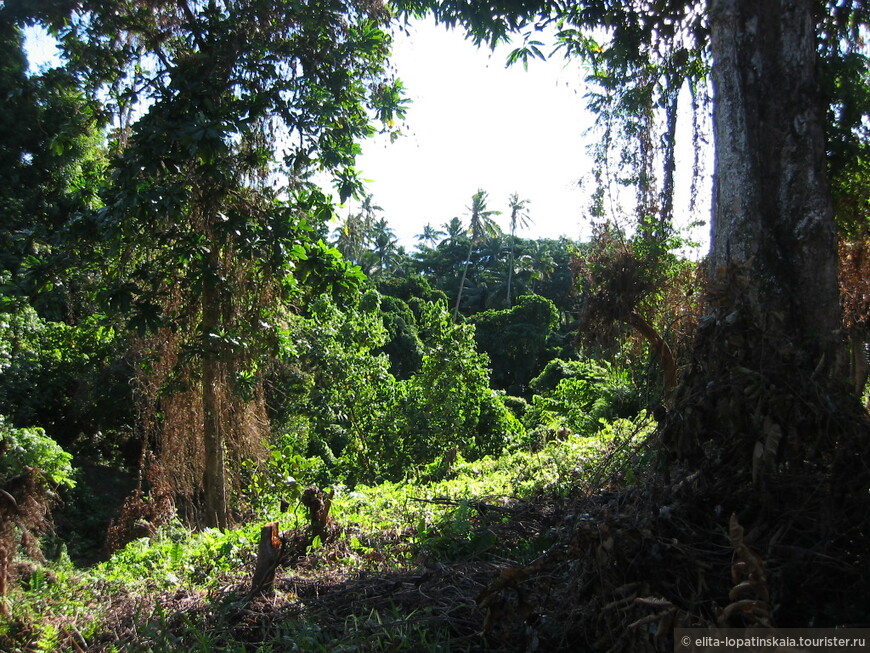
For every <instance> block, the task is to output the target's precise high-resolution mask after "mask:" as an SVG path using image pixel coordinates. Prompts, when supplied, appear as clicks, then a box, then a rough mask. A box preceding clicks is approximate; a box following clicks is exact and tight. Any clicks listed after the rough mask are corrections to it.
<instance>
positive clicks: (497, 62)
mask: <svg viewBox="0 0 870 653" xmlns="http://www.w3.org/2000/svg"><path fill="white" fill-rule="evenodd" d="M29 34H30V38H28V42H27V47H28V55H29V57H30V64H31V68H33V69H36V68H38V67H39V66H40V65H43V64H45V63H49V62H52V59H53V58H56V56H57V55H56V49H55V47H54V44H53V42H52V41H51V39H48V38H46V37H44V36H42V37H41V38H40V37H39V36H34V35H35V34H36V32H35V31H29ZM542 40H544V41H546V39H542ZM512 49H513V47H512V46H500V47H499V48H497V49H496V51H495V52H491V51H490V50H489V49H488V48H481V49H478V48H476V47H474V45H472V44H471V42H470V41H467V40H465V38H464V33H463V32H462V31H461V30H453V31H450V30H447V29H446V28H444V27H441V26H438V25H436V24H435V23H434V21H416V22H414V23H413V24H412V25H411V26H410V27H409V28H408V29H407V33H406V32H405V31H404V30H398V31H397V33H396V36H395V42H394V52H393V58H392V60H393V63H394V65H395V69H396V74H397V76H398V77H399V78H400V79H401V80H402V81H403V83H404V85H405V88H406V92H407V95H408V97H409V98H410V99H411V100H412V104H411V105H410V107H409V109H408V113H407V117H406V121H405V125H404V129H403V131H404V132H405V135H404V136H403V137H401V138H400V139H399V140H397V141H396V142H394V143H390V142H389V139H388V138H386V137H378V138H375V139H371V140H369V141H368V142H366V143H364V144H363V156H362V157H360V159H359V160H358V162H357V167H358V168H359V169H360V170H361V172H362V176H363V177H364V178H365V179H367V180H369V183H368V187H369V191H370V192H371V193H372V194H373V196H374V202H375V204H376V205H378V206H381V207H382V208H383V213H382V214H381V215H382V216H383V217H385V218H386V219H387V220H388V222H389V223H390V226H391V227H392V228H393V230H394V231H395V233H396V236H397V237H398V238H399V242H400V243H401V244H403V245H405V247H406V248H407V249H408V251H411V250H413V249H414V247H415V246H416V245H417V243H418V241H417V239H416V238H415V236H416V235H417V234H419V233H421V232H422V231H423V227H424V225H426V224H427V223H431V224H432V225H433V226H434V227H436V228H437V227H440V226H441V225H442V224H444V223H446V222H448V221H449V220H450V219H451V218H453V217H458V218H460V219H462V220H463V221H465V220H466V219H467V214H468V211H467V209H466V207H467V206H469V205H470V203H471V196H472V195H473V194H474V193H475V192H476V191H477V190H478V189H483V190H485V191H487V193H488V198H489V203H488V206H489V208H490V209H494V210H500V211H502V212H503V214H502V215H501V216H497V218H496V220H497V221H498V222H499V224H500V225H501V226H502V228H503V229H504V230H505V231H507V230H508V217H509V209H508V197H509V195H510V194H511V193H518V194H519V196H520V198H521V199H527V200H529V201H530V203H529V205H528V211H529V215H530V217H531V219H532V221H533V224H532V225H531V227H529V228H528V229H525V230H521V231H518V235H520V236H523V237H527V238H558V237H559V236H562V235H564V236H568V237H570V238H573V239H584V238H586V237H588V236H589V222H588V220H586V219H585V218H584V216H585V215H586V214H587V208H588V205H589V196H588V192H587V191H586V190H584V189H582V188H581V187H580V186H579V183H580V182H581V181H583V180H586V181H587V183H586V186H587V187H589V186H591V184H590V183H588V181H589V173H590V166H591V159H590V157H589V155H588V144H589V143H590V142H591V140H592V139H593V138H594V136H593V135H590V134H589V133H587V130H588V129H589V128H590V126H591V125H592V117H591V116H590V114H589V113H588V111H587V110H586V108H585V100H584V98H583V94H584V89H583V84H582V78H583V70H582V69H581V67H580V65H579V64H578V63H577V62H576V61H574V62H572V63H570V64H566V63H565V60H564V59H563V58H562V57H561V55H558V54H557V55H555V56H554V57H553V58H552V59H550V60H548V61H540V60H530V62H529V68H528V71H526V70H525V69H524V68H523V66H522V65H521V64H515V65H513V66H511V67H509V68H506V67H505V62H506V60H507V56H508V54H509V52H510V51H511V50H512ZM544 51H545V52H546V51H547V48H544ZM55 60H56V59H55ZM682 120H685V118H682ZM687 131H689V130H688V125H681V127H680V129H679V130H678V133H687ZM680 145H681V143H680V139H679V136H678V146H677V150H678V159H679V158H681V157H680V154H681V151H682V154H683V157H688V156H690V155H689V153H688V152H687V151H686V148H685V147H682V148H681V147H680ZM687 168H688V166H683V167H682V168H681V167H679V163H678V170H680V169H684V170H685V169H687ZM688 177H689V175H688V174H683V175H681V176H678V179H677V188H676V197H675V220H676V222H677V224H681V223H682V224H686V223H687V222H688V221H689V216H688V215H687V209H686V207H687V204H688V183H687V179H688ZM703 192H704V196H703V197H702V199H701V200H699V202H698V206H699V213H700V214H701V215H702V216H703V215H704V213H705V208H706V207H707V206H709V182H708V183H707V184H706V186H705V188H704V189H703ZM357 208H358V207H357V206H356V205H354V204H353V203H350V204H349V206H347V207H345V208H344V209H342V211H341V215H346V213H347V212H348V211H354V210H356V209H357ZM692 236H693V238H694V239H695V240H699V241H701V242H702V243H705V242H706V241H707V228H706V227H701V228H698V229H695V230H694V231H693V233H692ZM686 254H688V255H692V256H697V255H698V254H699V252H698V251H695V252H686Z"/></svg>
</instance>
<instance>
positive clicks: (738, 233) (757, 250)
mask: <svg viewBox="0 0 870 653" xmlns="http://www.w3.org/2000/svg"><path fill="white" fill-rule="evenodd" d="M709 6H710V27H711V47H712V54H713V84H714V109H713V124H714V138H715V144H716V162H715V186H714V207H713V220H712V241H711V251H710V264H711V274H712V276H713V277H714V278H716V277H717V276H721V275H722V273H723V271H724V269H725V268H726V267H728V266H731V265H736V266H738V267H740V268H742V269H743V270H744V271H745V272H746V273H748V274H749V276H750V277H751V278H752V279H753V282H754V283H753V285H752V287H751V288H749V289H748V292H750V293H751V295H752V296H751V297H750V298H749V299H750V300H751V302H752V303H753V304H756V303H757V304H761V305H762V306H764V308H765V311H766V312H769V313H779V314H781V315H782V316H783V318H784V321H785V323H786V324H787V325H788V327H789V328H790V329H791V330H792V335H793V336H794V337H795V338H796V339H798V340H799V341H801V344H802V347H803V348H804V349H806V348H807V347H809V348H810V349H815V350H816V351H815V352H812V353H813V355H818V353H819V352H824V351H829V350H830V349H831V348H832V346H834V344H835V342H836V339H837V335H836V332H837V330H838V329H839V326H840V308H839V298H838V288H837V255H836V232H835V225H834V217H833V216H834V214H833V204H832V200H831V196H830V193H829V189H828V181H827V176H826V165H825V142H824V113H823V107H822V104H821V102H820V99H819V94H818V92H817V80H816V41H815V32H814V26H815V24H814V15H813V8H814V3H813V2H812V0H766V1H765V2H758V1H757V0H710V4H709Z"/></svg>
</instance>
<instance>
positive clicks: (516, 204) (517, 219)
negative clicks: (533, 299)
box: [507, 193, 532, 308]
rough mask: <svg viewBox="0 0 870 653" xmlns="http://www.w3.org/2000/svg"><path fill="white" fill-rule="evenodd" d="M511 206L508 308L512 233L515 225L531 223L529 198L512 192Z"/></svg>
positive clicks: (510, 298)
mask: <svg viewBox="0 0 870 653" xmlns="http://www.w3.org/2000/svg"><path fill="white" fill-rule="evenodd" d="M508 202H509V204H510V208H511V232H510V241H511V250H510V257H509V259H508V281H507V305H508V308H510V307H511V305H512V304H513V297H512V296H511V284H512V282H513V276H514V245H515V244H516V242H515V238H514V234H515V233H516V231H517V227H518V226H519V227H521V228H525V227H528V226H529V225H530V224H532V219H531V217H529V212H528V210H527V209H526V206H527V205H528V204H529V200H521V199H520V196H519V195H518V194H517V193H513V194H512V195H511V196H510V198H509V199H508Z"/></svg>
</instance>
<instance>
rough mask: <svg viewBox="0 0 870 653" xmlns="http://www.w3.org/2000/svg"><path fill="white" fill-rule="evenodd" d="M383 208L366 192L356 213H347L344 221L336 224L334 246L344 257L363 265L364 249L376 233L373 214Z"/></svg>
mask: <svg viewBox="0 0 870 653" xmlns="http://www.w3.org/2000/svg"><path fill="white" fill-rule="evenodd" d="M379 211H383V209H382V208H381V207H380V206H378V205H377V204H375V203H374V197H373V196H372V195H371V194H367V195H366V196H365V197H364V198H363V201H362V203H361V204H360V210H359V211H358V212H357V213H354V214H351V213H348V216H347V219H346V220H345V221H344V223H342V224H340V225H338V227H337V228H336V230H335V235H336V242H335V247H336V249H337V250H338V251H340V252H341V253H342V255H343V256H344V258H346V259H347V260H349V261H351V262H353V263H356V264H357V265H359V266H362V265H363V259H364V258H365V251H366V248H367V247H368V245H369V243H370V242H371V241H372V240H373V239H374V237H375V236H376V235H377V234H376V232H375V215H376V214H377V213H378V212H379Z"/></svg>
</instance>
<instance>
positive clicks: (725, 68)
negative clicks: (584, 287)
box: [399, 0, 870, 643]
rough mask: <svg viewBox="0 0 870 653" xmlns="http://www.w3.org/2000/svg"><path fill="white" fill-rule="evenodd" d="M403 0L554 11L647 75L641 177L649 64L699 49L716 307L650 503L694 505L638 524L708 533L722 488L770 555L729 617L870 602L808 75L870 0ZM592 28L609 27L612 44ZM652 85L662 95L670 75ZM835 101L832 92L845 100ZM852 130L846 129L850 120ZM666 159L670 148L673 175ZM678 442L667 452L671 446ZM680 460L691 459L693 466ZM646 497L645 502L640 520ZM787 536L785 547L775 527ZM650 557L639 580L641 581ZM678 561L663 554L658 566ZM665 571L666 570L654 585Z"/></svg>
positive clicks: (574, 47)
mask: <svg viewBox="0 0 870 653" xmlns="http://www.w3.org/2000/svg"><path fill="white" fill-rule="evenodd" d="M399 5H400V6H401V7H403V8H406V9H410V10H411V11H426V10H428V11H432V12H433V13H434V14H435V16H436V17H437V18H439V19H440V20H443V21H445V22H446V23H448V24H463V25H465V26H466V27H467V29H468V30H469V32H470V34H471V36H472V38H473V39H474V40H476V41H477V42H478V43H480V42H484V41H486V42H488V43H496V42H498V41H500V40H504V39H505V38H506V36H507V34H509V33H510V32H514V31H519V30H528V32H532V31H533V30H537V29H540V28H541V27H542V25H545V24H548V23H549V24H555V25H556V27H557V29H559V30H560V35H561V37H562V39H563V41H562V42H563V43H564V44H565V45H566V46H567V47H569V48H571V54H572V55H579V56H582V57H584V58H586V59H587V61H588V60H592V61H593V62H596V63H600V64H602V65H603V66H604V68H605V69H606V70H609V71H611V72H613V73H616V74H615V75H611V76H609V77H608V78H607V79H606V80H605V81H606V82H607V83H608V84H610V85H611V86H610V87H609V88H611V89H614V88H617V86H616V85H615V84H614V80H617V79H620V78H622V79H626V78H634V79H636V80H638V84H637V85H634V86H632V87H630V89H629V90H630V91H632V92H630V93H625V94H623V95H622V99H624V100H626V102H621V103H620V107H621V110H622V111H624V112H625V118H626V119H627V120H628V124H631V125H633V127H631V129H632V130H634V131H635V132H636V134H637V136H638V139H639V141H638V145H637V148H638V150H637V151H638V152H639V153H640V155H641V158H640V159H639V160H637V161H635V162H634V164H633V165H634V167H635V175H636V178H637V185H638V188H639V189H640V190H641V191H644V189H646V190H647V191H648V190H649V189H651V188H652V187H653V186H652V184H651V183H650V182H649V176H650V173H651V172H652V171H653V170H654V169H655V168H654V167H651V163H650V158H649V157H650V156H651V155H653V154H654V152H651V151H649V149H648V145H649V138H648V137H649V133H650V130H648V129H642V127H643V125H645V124H648V123H646V122H645V120H644V115H649V113H648V112H649V111H650V109H651V108H654V107H655V103H652V104H651V103H650V102H649V98H650V97H656V95H655V94H656V93H659V91H656V90H655V89H656V88H657V85H658V84H659V81H658V80H661V79H665V80H666V81H665V82H664V83H665V87H664V91H667V87H668V85H670V86H671V88H672V87H673V80H678V79H679V78H680V75H681V74H683V73H679V74H676V75H671V72H672V71H671V70H670V69H669V68H668V64H674V65H677V66H679V64H680V62H681V61H683V62H689V61H695V62H697V64H698V65H697V66H692V67H689V68H687V69H685V71H684V73H685V74H686V75H687V77H686V79H690V78H694V79H695V80H700V81H703V80H704V75H705V74H706V70H707V66H706V64H707V62H709V65H710V70H711V74H712V82H713V90H714V96H713V114H712V117H713V131H714V137H715V143H714V144H715V155H716V160H715V164H714V165H715V187H714V199H713V207H712V229H711V231H712V242H711V251H710V257H709V262H708V270H707V272H708V279H707V281H706V284H705V286H706V287H705V290H706V294H707V301H708V306H707V311H706V312H707V314H706V315H705V316H703V317H702V318H701V320H700V327H699V330H698V333H697V335H696V337H695V341H694V347H693V350H692V355H691V358H690V365H689V367H688V369H687V370H686V372H685V373H684V375H683V377H682V379H681V380H680V382H679V385H678V387H677V389H676V391H675V393H674V398H673V403H672V407H671V409H670V410H669V411H667V413H666V414H665V413H664V412H662V413H660V414H659V418H660V424H659V440H658V441H659V442H661V443H662V445H663V446H661V447H660V454H661V458H660V459H661V461H662V465H661V467H660V470H661V474H660V475H659V476H658V478H655V479H654V486H653V487H655V488H657V489H656V492H657V494H656V498H655V499H654V501H655V502H656V503H655V504H654V505H666V504H667V505H677V504H679V505H681V510H683V509H685V507H686V505H687V504H686V503H683V502H688V503H693V504H694V505H695V506H696V507H697V508H698V510H697V511H695V512H693V513H692V514H693V516H692V518H690V519H689V520H686V521H681V526H680V527H679V529H677V528H672V527H671V526H670V525H668V524H665V523H663V521H658V522H647V523H650V524H651V526H652V527H653V528H654V529H656V530H658V531H661V533H662V535H663V536H665V537H667V536H668V535H666V534H669V533H673V534H676V533H679V537H680V539H681V540H683V539H684V538H685V537H689V538H691V537H696V536H697V537H698V538H699V539H704V538H708V537H709V535H708V533H710V532H712V531H713V530H715V529H717V528H721V521H722V519H723V518H720V517H716V516H715V515H710V514H709V513H710V511H709V510H708V509H707V505H709V503H710V502H715V504H716V505H718V506H721V510H722V513H723V515H726V516H727V515H733V516H732V517H731V520H730V533H731V543H732V546H734V547H735V548H739V547H743V550H745V547H746V543H745V541H744V535H745V536H746V541H749V540H751V542H752V546H753V549H754V550H756V551H761V552H762V554H761V555H762V556H767V558H768V559H767V562H769V563H770V565H771V567H775V572H774V573H775V574H776V576H777V579H778V581H777V587H776V597H775V600H772V599H773V597H772V596H770V595H769V594H768V592H767V588H766V586H765V589H764V592H763V594H762V593H755V592H753V593H752V596H751V598H752V599H757V601H754V604H755V605H756V606H757V607H759V608H760V609H759V610H758V611H753V612H752V613H751V614H750V613H748V612H746V611H741V610H740V607H741V606H740V605H739V604H740V603H742V602H740V601H738V602H735V603H733V604H732V605H731V606H728V608H726V609H725V610H724V612H723V613H722V614H719V615H712V614H711V615H709V616H708V619H709V620H710V623H713V622H714V620H716V619H717V617H718V623H719V625H720V626H721V625H724V624H726V623H728V624H733V625H738V621H739V625H742V626H746V625H750V624H752V625H755V624H765V623H767V624H769V623H771V621H775V622H776V623H777V625H780V626H784V625H795V626H797V625H802V624H806V623H807V622H809V621H810V620H811V619H813V618H814V615H815V614H817V610H815V606H818V605H824V606H825V611H826V613H827V614H829V615H831V614H835V615H837V616H833V617H832V619H834V620H836V619H840V618H841V617H842V619H844V620H849V621H855V620H856V619H865V618H866V614H867V613H866V606H865V607H863V608H861V609H857V610H856V609H855V608H854V606H855V605H857V604H858V603H860V602H861V596H862V595H861V592H862V591H863V590H862V589H861V588H863V587H866V584H867V570H866V565H865V564H864V560H863V558H864V555H865V553H866V551H867V550H868V547H870V542H868V536H867V533H868V523H870V496H868V494H867V487H868V484H870V474H868V470H867V467H866V456H867V442H868V431H870V428H868V422H867V415H866V412H865V411H863V410H862V409H861V407H860V406H859V405H858V403H857V402H856V401H855V396H854V394H853V391H852V390H850V389H849V388H848V387H847V385H846V384H845V383H844V382H843V375H842V371H841V370H840V369H839V368H840V366H839V364H838V360H839V359H840V358H841V349H842V345H841V341H840V336H839V333H838V331H839V328H840V325H841V323H840V310H839V303H838V289H837V276H836V225H835V221H834V212H833V209H832V202H831V194H830V189H829V184H828V175H827V173H828V169H827V168H828V165H827V161H826V139H825V134H826V116H825V107H826V106H831V104H830V103H831V100H832V96H830V95H828V96H825V95H823V94H821V93H820V90H822V89H824V85H823V84H820V79H819V77H818V74H819V71H820V70H825V66H820V65H819V52H820V50H822V52H823V54H825V53H824V50H823V48H822V47H821V46H822V44H824V45H825V47H827V48H832V49H834V50H837V49H839V48H840V47H841V46H840V45H839V43H842V42H846V41H848V40H851V39H850V37H854V36H856V35H857V34H861V33H865V32H866V29H867V25H868V24H870V15H868V12H867V7H866V4H865V3H864V2H847V3H833V2H827V3H819V2H814V1H813V0H771V1H770V2H764V3H758V2H754V1H752V0H709V1H708V2H706V3H703V4H702V3H700V2H693V1H688V2H686V1H683V0H665V1H664V2H659V1H657V0H656V1H653V0H650V1H648V2H647V1H643V0H641V1H640V2H632V3H610V2H598V1H595V0H592V1H590V2H578V3H557V2H549V1H543V2H535V1H532V2H523V3H514V2H506V1H505V2H491V3H487V7H486V9H485V10H481V9H480V7H479V5H478V4H477V3H471V2H468V1H466V0H436V1H426V0H409V1H407V2H400V3H399ZM594 30H598V31H599V33H600V31H602V30H603V31H606V32H607V35H608V37H609V38H608V44H607V45H606V46H605V47H603V48H602V47H601V44H600V43H599V42H598V40H597V39H596V38H595V35H594ZM590 32H592V33H593V35H592V36H590ZM529 52H532V53H533V54H534V51H532V50H529ZM518 57H519V58H522V53H520V55H518ZM669 77H670V80H671V81H667V80H668V78H669ZM853 77H854V74H853ZM647 81H651V82H654V84H653V85H649V84H647V83H646V82H647ZM651 94H652V95H651ZM660 97H662V98H664V99H665V100H666V101H665V104H671V103H670V102H668V101H667V100H668V99H672V97H673V96H672V95H670V94H669V93H667V92H662V93H661V95H660ZM832 109H833V110H834V111H835V112H838V111H842V109H843V105H840V106H832ZM863 120H866V118H864V119H863ZM863 133H864V136H865V137H866V131H864V132H863ZM861 134H862V130H853V131H852V132H851V133H850V134H849V136H848V138H850V139H856V140H857V139H859V138H861ZM840 151H841V152H842V150H840ZM666 156H671V155H666ZM672 174H673V171H672V170H668V168H667V166H665V168H664V175H665V178H667V176H668V175H672ZM665 185H666V186H667V183H666V184H665ZM654 201H655V195H654V194H650V193H649V192H642V193H641V197H640V198H639V201H638V206H639V208H640V209H642V210H641V213H640V215H639V217H642V218H644V219H648V218H651V217H656V216H654V215H651V213H652V211H646V210H643V209H645V207H652V208H655V207H654V206H653V202H654ZM861 201H866V198H862V199H861ZM662 208H664V210H661V209H662ZM667 213H668V210H667V208H666V205H664V206H663V207H661V208H660V209H659V211H658V218H659V226H661V227H663V228H662V229H655V230H653V234H656V233H657V232H658V233H660V234H662V235H664V236H665V237H666V236H667V234H668V231H669V230H668V226H669V225H667V224H666V223H663V222H661V221H662V220H665V219H667ZM674 459H676V460H678V461H679V464H678V465H673V464H669V463H671V462H672V461H673V460H674ZM687 470H697V471H696V472H695V473H694V474H692V475H691V476H687ZM697 474H699V475H697ZM690 478H691V479H698V481H697V483H696V482H695V481H689V479H690ZM689 485H691V489H689V487H688V486H689ZM629 494H630V493H629ZM671 502H673V503H671ZM704 502H706V503H704ZM649 506H650V504H649V503H645V502H643V501H638V502H637V504H636V512H635V514H636V515H637V516H638V518H639V519H642V518H643V517H642V516H643V514H644V511H645V510H647V511H648V509H649ZM624 507H625V505H624V504H623V508H624ZM797 523H800V524H801V525H800V526H799V527H798V526H796V524H797ZM743 525H746V526H747V529H746V530H744V528H743ZM750 528H751V531H750ZM687 531H688V532H687ZM786 540H788V541H789V547H779V546H778V543H779V542H783V541H786ZM786 548H787V549H788V550H786ZM798 549H801V550H813V551H814V552H815V554H816V555H824V556H826V559H829V560H837V566H836V570H835V569H834V567H833V566H832V567H829V568H828V569H826V570H825V572H824V573H815V572H814V570H813V569H812V565H810V564H808V563H807V562H806V561H805V560H804V559H803V558H802V555H800V554H797V555H796V554H795V553H794V552H795V551H796V550H798ZM639 551H640V549H637V552H639ZM747 555H749V554H747ZM751 555H752V556H755V557H754V558H753V559H755V560H756V561H760V560H761V558H759V557H757V555H756V554H755V553H753V554H751ZM633 559H636V558H634V557H629V558H627V559H626V560H625V561H626V564H628V561H629V560H633ZM612 564H614V565H615V566H619V565H618V563H617V562H616V561H612ZM657 564H660V563H657ZM622 568H623V569H624V566H623V567H622ZM599 569H600V568H598V569H596V573H597V572H598V570H599ZM650 571H651V569H649V568H648V569H647V570H645V571H644V572H642V574H641V575H640V576H638V577H637V578H638V580H641V579H642V580H643V582H649V579H650V576H649V574H648V572H650ZM675 573H676V574H679V572H678V571H677V572H675V567H674V566H673V565H671V567H670V568H669V571H668V575H669V576H673V575H674V574H675ZM692 573H694V572H692ZM736 576H737V577H741V578H743V579H744V580H745V579H746V576H745V575H744V576H740V575H739V574H737V575H736ZM835 576H836V578H835ZM596 578H597V576H596ZM684 578H685V579H686V580H688V578H689V576H686V577H684ZM755 578H756V579H757V578H758V577H757V576H756V577H755ZM710 580H712V579H710ZM614 581H615V582H619V583H624V582H626V578H625V576H624V575H620V577H619V579H618V581H616V580H615V579H614ZM716 582H717V583H718V589H715V590H714V589H713V588H712V587H711V588H710V591H711V592H712V593H714V594H715V595H716V596H721V595H723V594H725V595H727V594H728V591H729V589H730V588H731V587H732V586H733V581H732V579H729V578H724V577H722V578H719V579H718V580H717V581H716ZM668 583H669V581H668V579H666V578H664V577H662V578H659V579H658V581H657V583H656V584H657V585H659V586H661V587H666V586H668ZM674 587H675V585H671V586H670V588H671V590H673V589H674ZM665 594H667V593H665ZM678 594H679V591H676V592H674V593H673V595H674V596H675V597H676V596H677V595H678ZM732 596H733V595H732ZM742 596H743V595H741V597H742ZM676 600H677V601H678V602H679V601H681V599H676ZM693 603H694V606H699V602H693ZM687 610H688V612H687V614H688V613H692V614H695V613H694V611H693V608H687ZM738 615H739V618H738ZM858 615H860V616H858ZM741 619H745V620H742V621H741ZM816 623H818V622H816ZM623 643H624V642H623Z"/></svg>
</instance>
